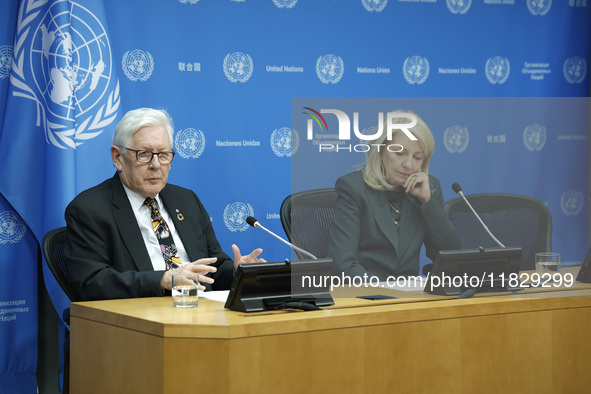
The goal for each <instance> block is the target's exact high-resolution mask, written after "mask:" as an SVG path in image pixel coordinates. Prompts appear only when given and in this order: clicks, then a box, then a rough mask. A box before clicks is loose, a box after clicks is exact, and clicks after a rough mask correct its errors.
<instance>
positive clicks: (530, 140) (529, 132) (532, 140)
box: [523, 124, 547, 152]
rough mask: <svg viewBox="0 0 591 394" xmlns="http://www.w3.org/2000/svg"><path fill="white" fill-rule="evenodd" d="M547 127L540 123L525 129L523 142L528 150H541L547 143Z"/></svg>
mask: <svg viewBox="0 0 591 394" xmlns="http://www.w3.org/2000/svg"><path fill="white" fill-rule="evenodd" d="M546 134H547V133H546V128H545V127H544V126H542V125H540V124H532V125H529V126H527V127H526V128H525V130H523V143H524V144H525V147H526V148H527V150H530V151H532V152H533V151H540V150H542V148H543V147H544V145H545V144H546Z"/></svg>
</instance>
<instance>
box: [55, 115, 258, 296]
mask: <svg viewBox="0 0 591 394" xmlns="http://www.w3.org/2000/svg"><path fill="white" fill-rule="evenodd" d="M173 134H174V131H173V126H172V120H171V118H170V116H169V115H168V114H167V113H166V112H165V111H162V110H155V109H150V108H140V109H136V110H133V111H129V112H128V113H126V114H125V116H124V117H123V118H122V119H121V121H120V122H119V123H118V124H117V127H116V128H115V133H114V135H113V145H112V146H111V157H112V159H113V164H114V165H115V167H116V168H117V173H116V174H115V176H113V178H111V179H108V180H106V181H104V182H103V183H101V184H100V185H98V186H95V187H93V188H90V189H88V190H86V191H84V192H82V193H80V194H79V195H78V196H77V197H76V198H75V199H74V200H73V201H72V202H71V203H70V204H69V205H68V207H67V208H66V214H65V217H66V225H67V240H66V245H65V255H66V266H67V270H68V275H69V278H70V282H71V283H72V285H73V287H74V289H75V290H76V292H77V293H78V295H79V296H80V298H81V299H83V300H97V299H114V298H133V297H152V296H160V295H166V294H168V293H167V291H170V290H171V287H172V281H171V277H172V274H173V273H175V272H178V271H191V272H192V273H194V274H198V275H199V281H200V288H201V289H202V290H203V289H214V290H221V289H229V288H230V286H231V284H232V279H233V275H232V274H233V272H234V271H235V269H236V267H238V265H240V264H244V263H254V262H263V261H264V260H263V259H260V258H258V256H259V255H260V254H261V252H262V249H256V250H254V251H253V252H252V253H251V254H250V255H248V256H242V255H241V254H240V250H239V249H238V247H237V246H236V245H232V250H233V254H234V260H232V259H231V258H230V257H229V256H228V255H227V254H225V253H224V252H223V250H222V248H221V246H220V244H219V242H218V241H217V239H216V236H215V233H214V231H213V227H212V225H211V221H210V219H209V215H208V213H207V212H206V210H205V208H204V207H203V205H202V204H201V201H200V200H199V198H198V197H197V195H196V194H195V193H194V192H192V191H191V190H188V189H185V188H182V187H179V186H175V185H171V184H167V180H168V172H169V171H170V165H171V162H172V160H173V159H174V154H175V153H174V151H173V150H172V147H173Z"/></svg>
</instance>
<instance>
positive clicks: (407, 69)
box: [402, 56, 429, 85]
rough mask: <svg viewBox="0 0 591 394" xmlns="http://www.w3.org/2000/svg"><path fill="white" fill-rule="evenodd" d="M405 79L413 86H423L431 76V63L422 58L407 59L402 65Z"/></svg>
mask: <svg viewBox="0 0 591 394" xmlns="http://www.w3.org/2000/svg"><path fill="white" fill-rule="evenodd" d="M402 72H403V73H404V79H406V82H408V83H409V84H411V85H415V84H417V85H421V84H423V83H424V82H425V81H426V80H427V77H428V76H429V61H428V60H427V58H425V57H422V56H412V57H407V58H406V59H405V60H404V64H403V65H402Z"/></svg>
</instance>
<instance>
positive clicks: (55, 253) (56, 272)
mask: <svg viewBox="0 0 591 394" xmlns="http://www.w3.org/2000/svg"><path fill="white" fill-rule="evenodd" d="M65 241H66V227H60V228H56V229H54V230H51V231H48V232H47V234H45V236H44V237H43V255H44V256H45V261H46V262H47V266H48V267H49V270H50V271H51V273H52V274H53V276H54V278H55V280H56V281H57V283H58V284H59V285H60V287H61V288H62V290H63V291H64V293H66V296H68V298H69V299H70V301H72V302H75V301H79V300H80V298H79V297H78V295H77V294H76V292H75V291H74V289H73V288H72V285H71V284H70V279H69V278H68V271H67V270H66V264H65V254H64V244H65ZM62 317H63V319H64V321H65V322H66V323H67V324H68V325H69V324H70V308H66V309H65V310H64V313H63V316H62ZM69 334H70V333H69V331H66V339H65V341H64V390H63V393H64V394H67V393H69V391H70V390H69V388H70V336H69Z"/></svg>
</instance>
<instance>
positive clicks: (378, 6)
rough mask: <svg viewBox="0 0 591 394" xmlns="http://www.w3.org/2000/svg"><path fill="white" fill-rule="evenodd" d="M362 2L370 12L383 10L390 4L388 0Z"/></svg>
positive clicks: (363, 0) (365, 0)
mask: <svg viewBox="0 0 591 394" xmlns="http://www.w3.org/2000/svg"><path fill="white" fill-rule="evenodd" d="M361 4H363V7H364V8H365V9H366V10H367V11H369V12H382V11H383V10H384V8H386V6H387V5H388V0H361Z"/></svg>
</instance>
